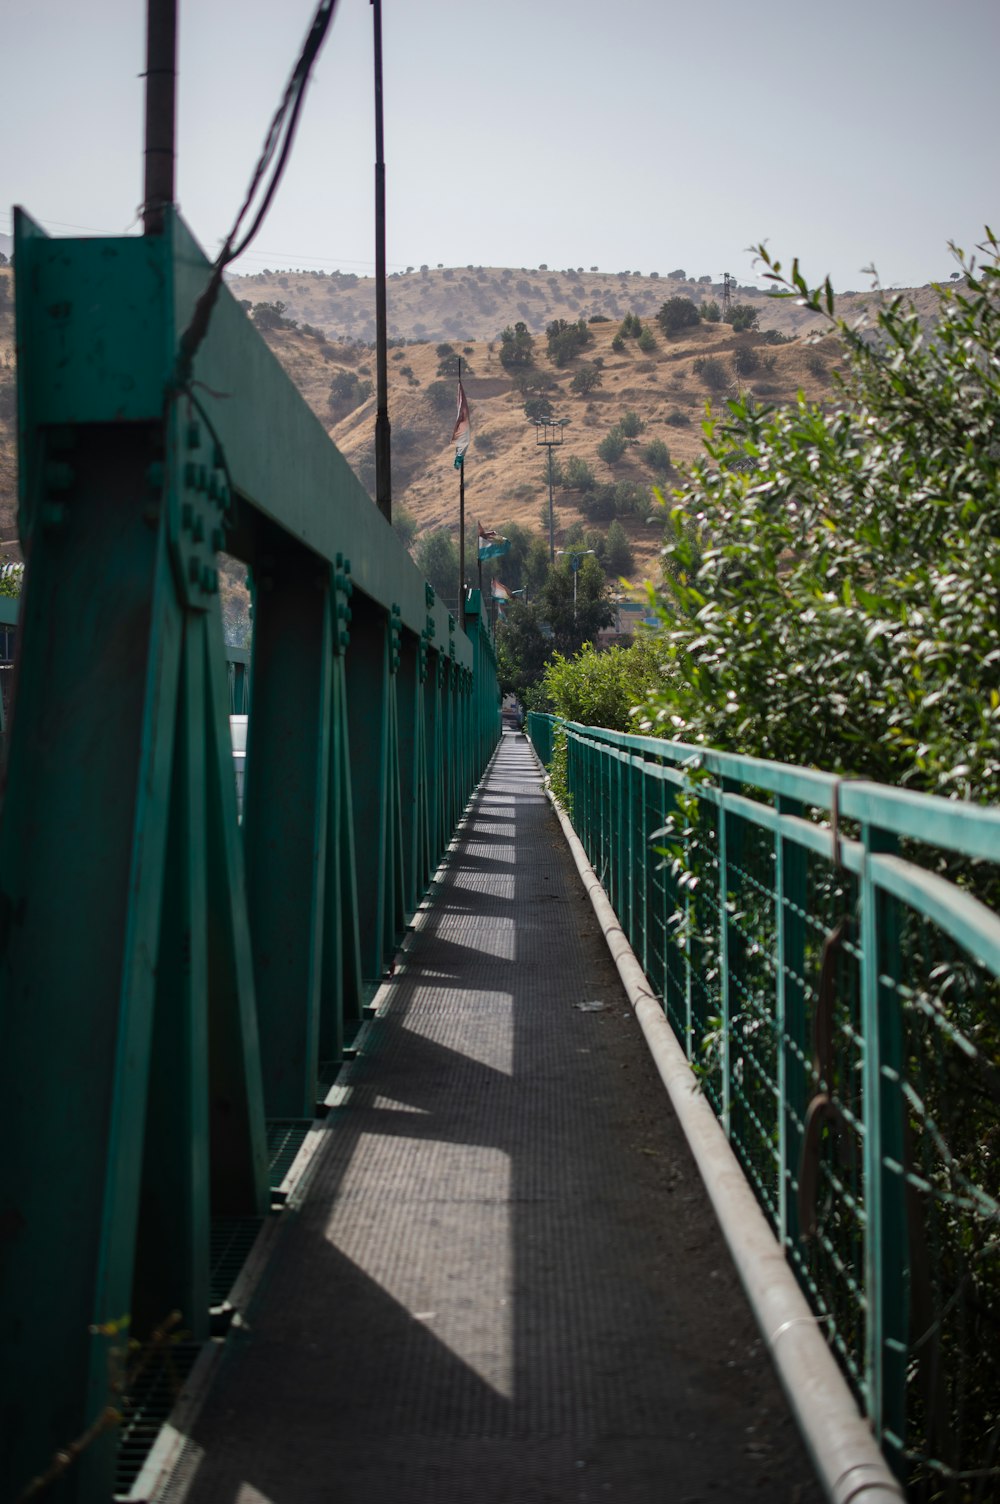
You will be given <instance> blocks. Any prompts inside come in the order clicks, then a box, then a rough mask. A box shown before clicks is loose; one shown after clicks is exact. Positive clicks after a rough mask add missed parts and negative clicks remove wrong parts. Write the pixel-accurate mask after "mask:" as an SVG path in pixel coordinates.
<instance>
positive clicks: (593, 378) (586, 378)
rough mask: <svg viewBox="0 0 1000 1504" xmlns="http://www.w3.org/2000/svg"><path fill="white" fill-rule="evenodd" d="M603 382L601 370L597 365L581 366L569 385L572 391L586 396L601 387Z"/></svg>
mask: <svg viewBox="0 0 1000 1504" xmlns="http://www.w3.org/2000/svg"><path fill="white" fill-rule="evenodd" d="M602 380H603V378H602V376H601V373H600V370H599V369H598V367H597V366H596V365H586V366H581V367H580V369H579V370H578V371H577V372H576V373H575V375H574V377H573V380H572V381H571V382H570V384H569V385H570V390H571V391H574V392H577V393H579V394H580V395H581V396H586V395H587V393H588V392H592V391H593V390H594V388H595V387H598V386H600V385H601V382H602Z"/></svg>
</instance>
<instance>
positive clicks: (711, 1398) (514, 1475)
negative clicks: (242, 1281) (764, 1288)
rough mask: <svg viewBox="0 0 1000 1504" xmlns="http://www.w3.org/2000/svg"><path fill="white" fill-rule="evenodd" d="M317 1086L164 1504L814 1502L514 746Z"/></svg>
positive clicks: (700, 1197) (551, 825)
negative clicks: (365, 1020)
mask: <svg viewBox="0 0 1000 1504" xmlns="http://www.w3.org/2000/svg"><path fill="white" fill-rule="evenodd" d="M338 1085H339V1086H341V1087H342V1088H343V1104H342V1105H341V1106H340V1107H338V1109H337V1111H336V1113H335V1114H331V1116H330V1118H328V1119H327V1124H328V1132H327V1133H326V1134H325V1135H324V1140H325V1142H324V1143H323V1145H322V1147H321V1148H319V1150H318V1154H317V1159H316V1162H315V1169H314V1172H313V1178H312V1180H311V1182H310V1187H309V1192H308V1194H307V1196H306V1197H305V1199H304V1201H303V1203H302V1205H301V1207H300V1208H299V1210H298V1212H297V1214H296V1216H295V1217H294V1219H289V1220H288V1222H287V1223H285V1224H284V1226H283V1230H282V1231H281V1233H280V1234H279V1236H278V1238H277V1240H276V1243H275V1247H274V1250H273V1253H272V1256H271V1260H270V1264H269V1268H268V1276H267V1279H266V1280H265V1281H264V1282H263V1283H262V1285H261V1288H260V1294H259V1296H258V1297H257V1299H256V1300H255V1301H254V1302H253V1304H252V1306H251V1309H250V1311H249V1312H248V1326H247V1329H246V1331H245V1332H244V1333H243V1335H242V1336H241V1340H240V1342H239V1344H238V1345H234V1346H231V1348H230V1352H229V1354H228V1358H227V1361H226V1364H225V1366H224V1368H223V1369H222V1370H221V1372H220V1374H219V1377H218V1380H217V1382H216V1383H215V1384H214V1386H213V1388H212V1390H211V1392H210V1393H209V1395H208V1397H207V1400H206V1402H205V1405H204V1407H203V1409H202V1411H201V1413H200V1416H199V1418H198V1420H197V1422H196V1424H195V1425H194V1428H193V1430H192V1433H191V1441H192V1445H193V1446H196V1447H197V1448H198V1449H199V1464H198V1469H197V1474H196V1476H195V1479H194V1482H193V1484H192V1488H191V1492H190V1494H189V1495H188V1504H217V1501H219V1500H221V1499H225V1500H233V1501H235V1500H237V1499H240V1500H243V1499H244V1498H245V1499H247V1500H249V1499H250V1498H253V1499H256V1500H260V1499H266V1500H268V1501H271V1504H278V1501H280V1504H327V1501H333V1504H371V1501H372V1500H379V1501H382V1500H386V1501H389V1500H391V1501H392V1504H441V1501H444V1500H447V1501H448V1504H513V1501H515V1500H516V1501H517V1504H563V1501H566V1504H571V1501H572V1504H576V1501H578V1500H581V1501H596V1500H601V1499H609V1498H610V1499H613V1500H614V1501H615V1504H654V1501H659V1500H662V1499H665V1498H671V1499H676V1500H677V1501H678V1504H680V1501H685V1504H687V1501H694V1500H698V1501H702V1500H706V1499H708V1498H713V1497H714V1498H718V1499H724V1500H725V1501H726V1504H764V1501H766V1504H818V1501H819V1499H820V1493H819V1490H818V1488H817V1486H816V1483H815V1480H814V1478H813V1475H812V1470H811V1468H810V1465H809V1463H808V1460H807V1459H806V1456H805V1453H804V1451H803V1449H802V1446H801V1443H800V1441H799V1439H798V1436H797V1433H796V1431H795V1428H794V1425H793V1423H792V1421H791V1419H790V1417H789V1415H788V1412H787V1407H786V1406H785V1404H784V1402H783V1399H782V1397H781V1394H780V1391H779V1389H778V1385H777V1381H776V1379H775V1377H774V1374H773V1372H772V1370H771V1368H770V1364H769V1361H768V1359H767V1357H766V1355H765V1353H764V1350H763V1347H762V1343H761V1341H760V1338H759V1336H758V1334H757V1331H756V1328H755V1326H754V1323H753V1319H752V1317H751V1315H750V1313H749V1311H748V1310H747V1308H746V1305H745V1303H744V1301H743V1298H742V1295H741V1293H740V1291H739V1286H738V1282H737V1279H736V1275H735V1273H734V1271H733V1269H732V1266H731V1263H730V1261H729V1258H728V1255H727V1254H726V1252H725V1249H724V1246H723V1244H722V1241H721V1237H720V1235H719V1233H718V1230H717V1228H716V1226H715V1223H714V1221H713V1219H712V1214H711V1210H710V1207H709V1205H708V1202H707V1198H706V1196H705V1194H704V1191H703V1189H702V1187H701V1184H700V1182H699V1180H698V1175H697V1171H696V1170H695V1169H694V1166H693V1164H692V1163H691V1160H690V1156H689V1155H688V1152H687V1148H686V1145H685V1144H684V1141H683V1138H682V1135H681V1134H680V1130H679V1129H678V1128H677V1125H676V1123H675V1122H674V1120H673V1118H672V1116H671V1110H670V1107H669V1103H668V1100H667V1098H666V1096H665V1094H664V1092H663V1088H662V1086H661V1084H660V1082H659V1078H658V1077H657V1075H656V1071H655V1067H654V1066H653V1065H652V1062H651V1061H650V1059H649V1056H648V1054H647V1052H646V1049H645V1046H644V1044H643V1042H642V1039H641V1035H640V1033H639V1029H638V1026H637V1025H636V1023H635V1021H634V1019H633V1017H632V1014H631V1010H630V1009H629V1007H628V1004H627V1001H626V999H625V997H624V994H623V992H622V989H621V984H620V982H619V979H618V976H617V972H616V971H615V968H614V966H613V964H612V963H611V961H610V958H609V956H608V953H607V949H606V946H605V944H604V941H603V938H602V936H601V934H600V931H599V928H598V926H597V924H596V921H595V919H594V916H593V912H592V910H591V908H590V904H589V901H588V900H587V898H586V894H585V893H584V891H583V888H582V885H581V884H580V882H579V879H578V877H577V874H576V871H575V868H574V867H573V865H572V861H571V858H570V856H569V853H568V852H567V850H566V846H565V842H564V841H563V838H562V835H561V833H560V831H559V828H558V825H557V824H556V822H555V819H554V816H553V815H552V812H551V810H550V808H549V806H548V804H547V801H546V799H545V797H544V793H543V790H542V787H541V780H540V777H539V774H538V770H537V765H536V764H535V762H534V759H533V757H532V754H531V752H530V749H529V748H528V746H527V744H526V743H525V742H524V741H523V739H522V738H520V737H515V736H509V735H506V734H505V736H504V738H503V741H502V744H501V747H500V749H499V751H498V754H497V757H496V758H495V760H494V763H493V765H492V768H491V770H490V773H489V775H488V776H487V779H486V780H485V782H484V785H483V786H482V787H481V789H480V790H479V792H478V794H477V796H476V798H475V799H474V801H473V803H472V805H471V807H470V810H469V813H468V818H467V820H466V822H465V825H464V828H463V831H462V834H461V840H460V842H459V844H458V846H457V847H456V849H455V850H454V851H453V853H452V855H451V859H450V860H449V863H448V866H447V869H446V871H445V872H444V873H443V874H442V880H441V881H440V883H439V884H438V886H437V888H436V890H435V902H434V905H433V907H432V908H431V909H430V910H429V911H428V912H427V915H426V918H425V921H424V922H423V923H422V925H421V926H420V927H419V928H418V929H417V930H416V931H415V932H414V934H413V937H412V944H411V947H410V949H409V950H408V952H407V959H406V965H405V967H403V968H401V969H400V972H399V974H398V978H397V979H396V981H395V982H394V983H393V986H392V988H391V990H390V993H389V996H388V998H387V1001H386V1004H385V1006H384V1007H383V1008H382V1009H381V1010H380V1013H379V1016H378V1017H377V1018H374V1019H372V1020H371V1021H370V1029H369V1032H368V1033H367V1034H366V1037H365V1048H364V1052H363V1054H361V1055H359V1056H358V1058H357V1059H356V1060H353V1061H351V1062H349V1063H348V1065H347V1066H345V1068H344V1070H343V1072H342V1074H341V1076H340V1079H339V1083H338Z"/></svg>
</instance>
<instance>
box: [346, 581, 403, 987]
mask: <svg viewBox="0 0 1000 1504" xmlns="http://www.w3.org/2000/svg"><path fill="white" fill-rule="evenodd" d="M352 604H353V610H354V620H353V623H352V627H351V650H350V653H349V654H348V657H347V692H348V705H349V728H348V730H349V737H350V750H351V792H352V795H353V808H352V811H351V818H352V820H353V822H354V843H355V845H354V850H355V860H356V863H357V883H358V924H359V934H360V942H361V972H362V977H363V980H364V985H365V987H366V989H368V990H373V989H374V987H375V986H376V984H377V982H378V980H379V978H380V977H381V975H382V967H383V961H384V959H385V957H384V943H385V935H386V924H387V904H386V892H387V883H388V882H389V881H391V872H390V871H388V870H387V864H388V861H389V860H390V857H389V845H388V829H389V811H388V809H387V800H388V798H389V787H388V786H389V739H390V724H389V717H390V711H389V651H390V648H389V624H388V619H387V616H386V613H385V612H384V611H383V610H381V609H380V608H379V607H378V606H376V605H375V604H374V603H373V602H369V601H367V600H366V599H364V598H363V597H359V596H358V595H357V594H356V595H355V596H354V600H353V603H352ZM393 808H395V804H393Z"/></svg>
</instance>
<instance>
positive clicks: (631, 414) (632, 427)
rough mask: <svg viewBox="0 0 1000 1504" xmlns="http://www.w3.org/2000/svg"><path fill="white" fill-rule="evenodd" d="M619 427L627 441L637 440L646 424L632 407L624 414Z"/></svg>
mask: <svg viewBox="0 0 1000 1504" xmlns="http://www.w3.org/2000/svg"><path fill="white" fill-rule="evenodd" d="M618 427H619V428H620V429H621V431H622V433H623V434H624V435H625V437H626V438H627V439H637V438H638V437H639V435H640V434H641V433H642V431H643V429H644V428H645V427H646V424H645V422H644V421H643V419H642V418H640V417H639V414H638V413H637V412H636V411H635V409H634V408H632V407H630V408H628V409H627V410H626V411H625V412H623V413H622V415H621V418H620V419H619V422H618Z"/></svg>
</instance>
